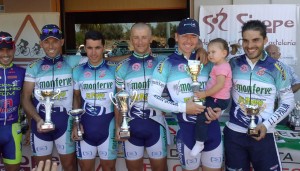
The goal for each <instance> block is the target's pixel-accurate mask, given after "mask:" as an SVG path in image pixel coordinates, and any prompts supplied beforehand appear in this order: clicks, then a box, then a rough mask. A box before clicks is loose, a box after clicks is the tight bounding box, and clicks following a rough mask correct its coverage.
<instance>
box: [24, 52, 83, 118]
mask: <svg viewBox="0 0 300 171" xmlns="http://www.w3.org/2000/svg"><path fill="white" fill-rule="evenodd" d="M81 59H82V58H81V56H66V57H63V56H58V57H56V58H49V57H43V58H40V59H37V60H35V61H34V62H32V63H31V64H29V65H28V66H27V68H26V74H25V81H27V82H34V83H35V86H34V90H45V89H54V90H56V89H60V90H61V93H60V94H59V95H58V96H57V97H56V98H55V100H53V102H54V105H53V107H54V108H61V109H65V110H66V111H69V110H71V109H72V99H73V79H72V68H73V67H75V66H76V65H77V64H78V63H79V61H80V60H81ZM33 104H34V105H35V106H36V108H37V111H39V107H40V104H41V103H40V98H39V97H38V96H37V95H36V93H34V98H33ZM61 109H60V111H62V110H61ZM56 112H59V111H57V110H53V111H52V115H53V114H54V113H56Z"/></svg>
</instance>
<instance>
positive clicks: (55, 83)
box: [39, 78, 73, 89]
mask: <svg viewBox="0 0 300 171" xmlns="http://www.w3.org/2000/svg"><path fill="white" fill-rule="evenodd" d="M72 82H73V80H72V78H63V79H59V78H56V79H54V80H49V81H41V82H40V83H39V88H40V89H46V88H53V87H66V86H71V85H72Z"/></svg>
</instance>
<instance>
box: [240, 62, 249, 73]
mask: <svg viewBox="0 0 300 171" xmlns="http://www.w3.org/2000/svg"><path fill="white" fill-rule="evenodd" d="M240 70H241V71H242V72H247V71H249V67H248V65H246V64H244V65H242V66H241V67H240Z"/></svg>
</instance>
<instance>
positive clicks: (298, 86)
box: [292, 83, 300, 93]
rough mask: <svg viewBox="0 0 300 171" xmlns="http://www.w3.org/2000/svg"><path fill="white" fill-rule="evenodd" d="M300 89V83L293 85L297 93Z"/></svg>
mask: <svg viewBox="0 0 300 171" xmlns="http://www.w3.org/2000/svg"><path fill="white" fill-rule="evenodd" d="M299 89H300V83H297V84H294V85H292V90H293V93H296V92H297V91H298V90H299Z"/></svg>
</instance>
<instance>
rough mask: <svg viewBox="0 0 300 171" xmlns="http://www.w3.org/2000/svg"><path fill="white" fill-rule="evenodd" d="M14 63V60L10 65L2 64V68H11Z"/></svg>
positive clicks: (0, 66) (0, 65)
mask: <svg viewBox="0 0 300 171" xmlns="http://www.w3.org/2000/svg"><path fill="white" fill-rule="evenodd" d="M13 65H14V64H13V63H12V62H11V63H10V64H9V65H8V66H5V65H2V64H0V68H3V69H7V68H11V67H12V66H13Z"/></svg>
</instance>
